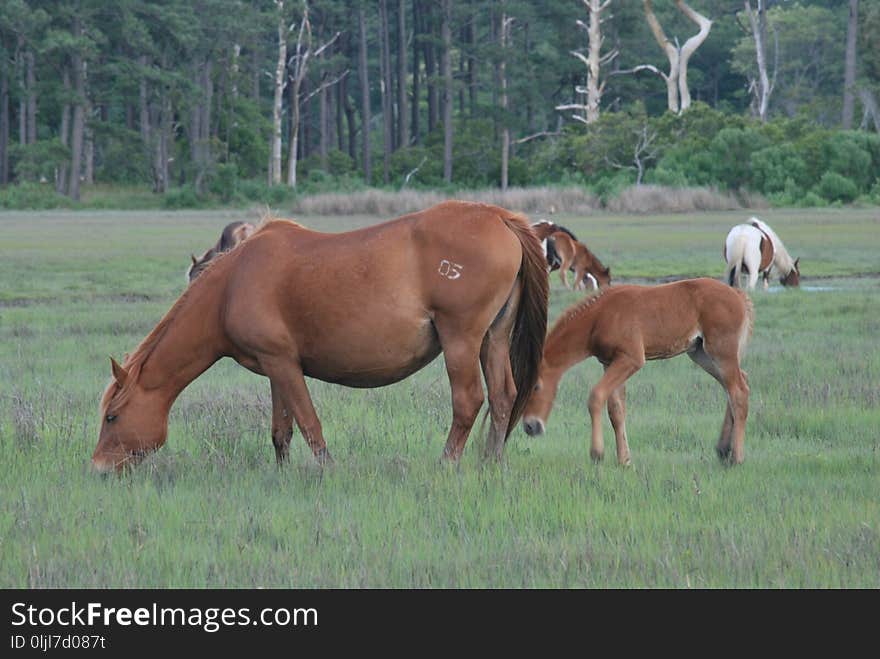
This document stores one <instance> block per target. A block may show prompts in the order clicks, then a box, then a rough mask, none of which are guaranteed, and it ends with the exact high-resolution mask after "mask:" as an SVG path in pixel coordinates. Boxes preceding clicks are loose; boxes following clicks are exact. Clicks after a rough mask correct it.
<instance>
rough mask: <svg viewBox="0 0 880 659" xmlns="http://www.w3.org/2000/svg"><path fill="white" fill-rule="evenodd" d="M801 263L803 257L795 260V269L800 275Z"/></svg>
mask: <svg viewBox="0 0 880 659" xmlns="http://www.w3.org/2000/svg"><path fill="white" fill-rule="evenodd" d="M800 263H801V257H800V256H799V257H797V258H796V259H795V260H794V269H795V270H797V271H798V273H800V271H801V268H800Z"/></svg>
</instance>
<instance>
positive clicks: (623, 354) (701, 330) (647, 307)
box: [523, 279, 754, 465]
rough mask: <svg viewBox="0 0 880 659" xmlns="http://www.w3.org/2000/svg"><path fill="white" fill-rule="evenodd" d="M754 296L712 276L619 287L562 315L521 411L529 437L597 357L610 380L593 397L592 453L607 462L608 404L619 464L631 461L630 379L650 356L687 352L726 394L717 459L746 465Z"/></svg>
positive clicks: (541, 427) (538, 430)
mask: <svg viewBox="0 0 880 659" xmlns="http://www.w3.org/2000/svg"><path fill="white" fill-rule="evenodd" d="M753 322H754V310H753V308H752V302H751V300H750V299H749V298H748V296H747V295H746V294H745V293H743V292H742V291H740V290H736V289H733V288H730V287H728V286H725V285H724V284H722V283H721V282H719V281H716V280H714V279H688V280H684V281H678V282H674V283H672V284H664V285H662V286H629V285H627V286H615V287H613V288H609V289H607V290H606V291H604V292H602V293H600V294H599V295H596V296H591V297H588V298H586V299H585V300H582V301H580V302H578V303H577V304H575V305H573V306H572V307H570V308H569V309H567V310H566V311H564V312H563V314H562V315H561V316H560V317H559V320H557V321H556V323H555V324H554V326H553V329H552V330H551V332H550V334H549V336H548V337H547V341H546V343H545V345H544V358H543V360H542V362H541V374H540V377H539V379H538V383H537V384H536V385H535V390H534V392H533V393H532V396H531V398H530V399H529V402H528V403H527V405H526V408H525V411H524V413H523V426H524V428H525V431H526V433H528V434H529V435H540V434H542V433H543V432H544V428H545V426H546V423H547V418H548V417H549V415H550V410H551V408H552V407H553V401H554V400H555V398H556V391H557V389H558V387H559V380H560V379H561V378H562V375H563V374H564V373H565V372H566V371H567V370H568V369H569V368H571V367H572V366H574V365H575V364H577V363H579V362H582V361H583V360H585V359H587V358H588V357H596V359H598V360H599V362H600V363H601V364H602V365H603V366H604V367H605V375H604V376H602V379H600V380H599V382H598V384H596V386H595V387H593V390H592V391H591V392H590V396H589V410H590V418H591V421H592V444H591V447H590V455H591V456H592V458H593V460H596V461H598V460H601V459H602V455H603V453H604V450H605V447H604V442H603V439H602V407H603V406H604V405H605V404H606V402H607V404H608V417H609V418H610V419H611V426H612V427H613V428H614V435H615V439H616V441H617V461H618V462H619V463H620V464H624V465H625V464H629V462H630V452H629V445H628V444H627V439H626V385H625V383H626V381H627V380H628V379H629V378H630V377H631V376H632V375H633V374H635V373H636V371H638V370H639V369H640V368H642V366H644V364H645V361H646V360H649V359H668V358H670V357H675V356H676V355H680V354H681V353H683V352H685V353H687V355H688V357H690V358H691V359H693V360H694V361H695V362H696V363H697V364H698V365H699V366H700V367H701V368H703V370H705V371H706V372H707V373H708V374H709V375H711V376H712V377H713V378H715V379H716V380H717V381H718V382H719V383H720V384H721V386H722V387H724V390H725V391H726V392H727V411H726V412H725V414H724V424H723V425H722V427H721V437H720V439H719V441H718V447H717V449H718V455H719V456H720V457H721V458H722V459H729V460H731V461H732V462H733V463H735V464H740V463H741V462H742V461H743V442H744V439H745V428H746V417H747V416H748V413H749V386H748V383H747V382H746V374H745V373H744V372H743V371H742V370H741V369H740V359H741V358H742V354H743V351H744V350H745V346H746V343H747V342H748V339H749V336H750V335H751V331H752V324H753Z"/></svg>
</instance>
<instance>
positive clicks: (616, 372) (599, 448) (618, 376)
mask: <svg viewBox="0 0 880 659" xmlns="http://www.w3.org/2000/svg"><path fill="white" fill-rule="evenodd" d="M644 365H645V358H644V356H643V355H642V356H641V359H639V358H638V357H631V356H629V355H626V354H621V355H619V356H617V357H615V359H614V361H613V362H611V363H610V364H609V365H608V366H606V367H605V375H603V376H602V379H601V380H599V382H598V383H597V384H596V386H595V387H593V390H592V391H591V392H590V398H589V400H588V402H587V406H588V407H589V410H590V421H591V423H592V431H593V432H592V440H591V443H590V457H591V458H593V462H599V461H600V460H601V459H602V456H603V455H604V454H605V441H604V439H603V438H602V408H603V407H605V403H606V402H607V401H608V399H609V398H610V397H611V395H612V394H613V393H614V392H615V390H616V389H617V388H618V387H621V386H622V385H623V383H624V382H626V381H627V380H628V379H629V378H630V377H631V376H632V375H633V374H634V373H635V372H636V371H638V370H639V369H640V368H641V367H642V366H644ZM624 414H625V412H624ZM615 432H616V429H615ZM627 450H628V449H627ZM619 457H620V453H619V451H618V458H619Z"/></svg>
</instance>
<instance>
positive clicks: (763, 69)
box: [743, 0, 779, 121]
mask: <svg viewBox="0 0 880 659" xmlns="http://www.w3.org/2000/svg"><path fill="white" fill-rule="evenodd" d="M756 1H757V8H756V10H753V9H752V3H751V0H743V6H744V8H745V13H746V17H747V18H748V19H749V30H750V31H751V33H752V39H753V40H754V42H755V59H756V61H757V64H758V77H757V79H755V80H752V81H751V83H750V85H749V89H750V90H751V92H752V94H753V96H754V100H755V114H756V115H757V116H758V117H759V118H760V119H761V121H767V109H768V108H769V106H770V95H771V94H772V93H773V87H774V86H775V85H776V71H777V70H778V66H777V65H774V69H773V79H772V80H771V79H770V76H769V75H768V74H767V50H766V49H767V0H756ZM778 57H779V48H778V46H777V48H776V58H777V64H778Z"/></svg>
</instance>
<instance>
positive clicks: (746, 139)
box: [709, 127, 769, 190]
mask: <svg viewBox="0 0 880 659" xmlns="http://www.w3.org/2000/svg"><path fill="white" fill-rule="evenodd" d="M767 146H769V141H768V139H767V138H766V137H765V136H764V135H763V134H762V133H761V132H760V131H759V130H758V129H756V128H752V127H746V128H742V129H740V128H722V129H721V130H720V131H718V134H717V135H715V137H714V138H712V141H711V142H710V143H709V155H710V161H709V162H710V163H711V167H712V173H713V177H714V179H715V182H717V183H718V184H720V185H723V186H726V187H727V188H728V189H730V190H736V189H739V188H745V187H748V186H749V184H750V183H751V182H752V181H751V169H750V163H751V157H752V154H753V153H754V152H755V151H759V150H761V149H763V148H765V147H767Z"/></svg>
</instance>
